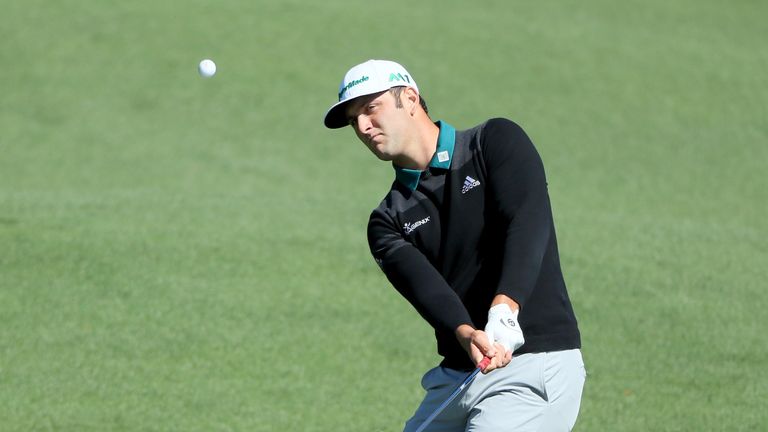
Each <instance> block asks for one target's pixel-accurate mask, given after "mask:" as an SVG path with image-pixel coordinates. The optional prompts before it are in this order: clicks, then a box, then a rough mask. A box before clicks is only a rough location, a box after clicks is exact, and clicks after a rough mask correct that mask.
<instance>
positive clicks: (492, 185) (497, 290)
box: [325, 60, 586, 432]
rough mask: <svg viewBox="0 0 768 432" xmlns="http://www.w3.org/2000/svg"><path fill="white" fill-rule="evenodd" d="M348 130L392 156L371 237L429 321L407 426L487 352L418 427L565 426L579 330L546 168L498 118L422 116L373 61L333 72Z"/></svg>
mask: <svg viewBox="0 0 768 432" xmlns="http://www.w3.org/2000/svg"><path fill="white" fill-rule="evenodd" d="M347 125H350V126H352V128H353V129H354V131H355V133H356V134H357V137H358V138H359V139H360V141H362V142H363V143H364V144H365V145H366V146H367V147H368V149H369V150H370V151H371V152H373V154H375V155H376V157H378V158H379V159H381V160H383V161H391V162H392V164H393V167H394V170H395V180H394V182H393V183H392V186H391V188H390V190H389V193H388V194H387V195H386V197H385V198H384V200H383V201H382V202H381V204H380V205H379V206H378V208H376V209H375V210H374V211H373V213H372V214H371V217H370V220H369V223H368V242H369V245H370V248H371V252H372V254H373V256H374V258H375V260H376V262H377V263H378V264H379V266H380V267H381V268H382V270H383V271H384V273H385V274H386V276H387V278H388V279H389V281H390V282H391V283H392V285H394V287H395V288H396V289H397V290H398V291H399V292H400V294H401V295H403V296H404V297H405V298H406V299H407V300H408V301H409V302H410V303H411V304H412V305H413V307H414V308H415V309H416V310H417V311H418V313H419V314H421V316H422V317H423V318H424V319H425V320H426V321H427V322H428V323H429V324H430V325H431V326H432V327H433V328H434V330H435V336H436V338H437V349H438V353H439V354H440V355H442V356H443V360H442V362H441V363H440V365H439V366H438V367H436V368H434V369H432V370H430V371H428V372H427V373H426V374H425V375H424V378H423V380H422V385H423V387H424V389H425V390H426V392H427V393H426V396H425V398H424V400H423V402H422V403H421V405H420V406H419V408H418V409H417V410H416V413H415V414H414V415H413V417H412V418H411V419H410V420H409V421H408V422H407V423H406V425H405V431H413V430H415V429H416V428H417V427H419V426H420V425H421V424H422V423H423V422H424V420H425V419H426V418H427V417H428V416H429V414H430V413H432V412H433V411H434V409H435V408H437V406H439V405H440V404H441V403H442V402H443V401H444V400H445V399H446V397H447V396H448V395H449V394H450V393H451V392H452V391H453V390H454V389H455V387H456V385H457V384H458V383H459V382H461V381H462V380H463V379H464V377H466V372H467V371H469V370H472V369H473V368H474V367H475V365H476V364H478V363H479V362H480V361H481V360H482V358H483V357H484V356H487V357H490V358H491V359H492V361H491V363H490V364H489V365H488V366H487V367H486V368H485V369H484V370H483V375H478V377H477V378H476V379H475V380H474V381H473V382H472V383H471V385H470V386H468V387H467V389H466V391H465V392H464V393H462V394H461V396H460V398H459V399H457V401H456V402H455V403H453V404H452V405H450V406H449V407H448V408H447V409H446V410H445V411H443V412H442V413H441V414H440V416H439V417H437V418H436V419H435V420H434V421H433V422H432V423H431V424H430V428H429V429H427V430H434V431H457V432H458V431H465V430H467V431H493V432H499V431H529V430H530V431H561V430H562V431H565V430H570V429H572V428H573V425H574V423H575V421H576V416H577V415H578V410H579V405H580V401H581V392H582V388H583V385H584V379H585V376H586V373H585V370H584V364H583V361H582V357H581V352H580V347H581V342H580V334H579V330H578V327H577V323H576V318H575V316H574V313H573V309H572V307H571V303H570V300H569V298H568V293H567V292H566V287H565V283H564V281H563V276H562V273H561V270H560V263H559V257H558V250H557V240H556V237H555V230H554V224H553V218H552V212H551V208H550V202H549V197H548V193H547V184H546V179H545V175H544V169H543V166H542V162H541V159H540V157H539V155H538V153H537V152H536V150H535V148H534V146H533V144H532V143H531V141H530V140H529V138H528V137H527V136H526V134H525V132H523V130H522V129H521V128H520V127H519V126H518V125H516V124H515V123H513V122H511V121H509V120H505V119H491V120H488V121H486V122H485V123H483V124H480V125H478V126H475V127H473V128H471V129H468V130H463V131H457V130H455V129H454V128H453V127H452V126H451V125H449V124H448V123H445V122H442V121H438V122H433V121H432V120H431V119H430V117H429V114H428V111H427V106H426V103H424V100H423V99H422V98H421V96H420V93H419V88H418V86H417V85H416V82H415V81H414V79H413V77H412V76H411V74H409V73H408V71H406V70H405V68H404V67H403V66H401V65H400V64H397V63H395V62H391V61H384V60H370V61H367V62H365V63H361V64H359V65H357V66H354V67H353V68H351V69H350V70H349V71H348V72H347V74H346V75H345V76H344V79H343V80H342V82H341V86H340V88H339V94H338V103H336V104H334V105H333V106H332V107H331V108H330V109H329V110H328V112H327V113H326V116H325V126H326V127H328V128H331V129H336V128H341V127H344V126H347ZM513 354H514V359H513V358H512V355H513ZM494 370H496V371H495V372H493V373H489V372H491V371H494Z"/></svg>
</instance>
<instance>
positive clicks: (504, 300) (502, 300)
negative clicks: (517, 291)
mask: <svg viewBox="0 0 768 432" xmlns="http://www.w3.org/2000/svg"><path fill="white" fill-rule="evenodd" d="M500 304H505V305H507V306H509V308H510V309H511V310H512V311H513V312H514V311H516V310H518V309H520V305H519V304H518V303H517V302H516V301H514V300H512V297H509V296H507V295H505V294H496V296H495V297H494V298H493V301H491V307H493V306H496V305H500Z"/></svg>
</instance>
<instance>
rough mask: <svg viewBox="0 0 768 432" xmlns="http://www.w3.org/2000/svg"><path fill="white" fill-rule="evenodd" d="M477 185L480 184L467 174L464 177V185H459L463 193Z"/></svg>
mask: <svg viewBox="0 0 768 432" xmlns="http://www.w3.org/2000/svg"><path fill="white" fill-rule="evenodd" d="M478 186H480V182H479V181H477V180H475V179H473V178H472V177H470V176H467V178H465V179H464V186H462V187H461V193H462V194H465V193H467V192H469V191H470V190H472V189H474V188H476V187H478Z"/></svg>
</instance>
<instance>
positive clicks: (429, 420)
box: [416, 357, 490, 432]
mask: <svg viewBox="0 0 768 432" xmlns="http://www.w3.org/2000/svg"><path fill="white" fill-rule="evenodd" d="M486 358H487V357H486ZM484 360H485V359H484ZM488 362H490V359H488ZM488 362H486V361H483V362H482V363H481V364H480V365H478V367H476V368H475V370H473V371H472V373H471V374H469V376H468V377H467V378H466V379H465V380H464V382H462V383H461V385H460V386H459V387H458V388H457V389H456V390H454V391H453V393H451V395H450V396H448V399H446V400H445V401H444V402H443V403H441V404H440V406H439V407H437V409H436V410H435V411H434V412H433V413H432V414H430V415H429V417H427V419H426V420H424V423H422V424H421V426H419V428H418V429H416V432H422V431H423V430H424V429H426V427H427V426H429V424H430V423H432V420H434V419H435V417H437V416H438V415H440V413H441V412H443V410H444V409H445V407H447V406H448V405H450V403H451V402H453V400H454V399H456V396H458V395H459V393H461V391H462V390H464V387H466V386H467V385H468V384H469V383H470V382H472V380H473V379H474V378H475V376H476V375H477V374H478V373H480V371H481V370H483V369H484V368H485V366H487V365H488Z"/></svg>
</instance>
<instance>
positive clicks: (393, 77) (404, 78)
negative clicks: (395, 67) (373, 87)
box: [389, 72, 411, 84]
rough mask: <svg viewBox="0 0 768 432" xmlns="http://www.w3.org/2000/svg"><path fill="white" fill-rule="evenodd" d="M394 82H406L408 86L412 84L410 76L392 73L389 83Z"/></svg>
mask: <svg viewBox="0 0 768 432" xmlns="http://www.w3.org/2000/svg"><path fill="white" fill-rule="evenodd" d="M392 81H405V82H407V83H408V84H410V83H411V77H409V76H408V75H403V74H399V73H394V72H392V73H391V74H389V82H392Z"/></svg>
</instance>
